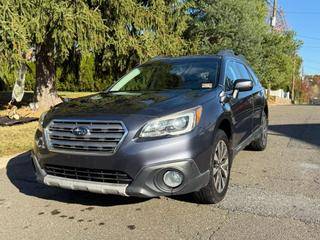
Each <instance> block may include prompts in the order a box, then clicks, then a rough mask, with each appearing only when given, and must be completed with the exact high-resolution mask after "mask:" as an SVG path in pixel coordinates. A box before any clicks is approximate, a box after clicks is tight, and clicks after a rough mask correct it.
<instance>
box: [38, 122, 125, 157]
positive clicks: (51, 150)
mask: <svg viewBox="0 0 320 240" xmlns="http://www.w3.org/2000/svg"><path fill="white" fill-rule="evenodd" d="M54 121H63V122H80V123H81V122H91V123H95V122H99V123H106V124H108V123H118V124H121V126H122V128H123V130H124V134H123V136H122V138H121V139H120V141H119V143H118V144H117V146H116V147H115V148H114V151H113V152H112V153H105V152H104V153H103V152H101V153H99V152H90V151H88V152H82V151H77V150H70V151H67V150H61V149H55V148H53V147H52V146H51V144H50V141H49V131H50V130H49V127H50V125H51V124H52V123H53V122H54ZM127 135H128V129H127V127H126V126H125V124H124V123H123V122H122V121H119V120H97V119H86V120H84V119H52V120H51V121H50V122H49V123H48V124H47V126H46V127H45V128H44V140H45V144H46V146H47V148H48V151H50V152H56V153H64V154H72V155H86V156H88V155H90V156H112V155H114V154H115V153H116V152H117V151H118V149H119V147H120V146H121V144H122V142H123V141H124V139H125V138H126V136H127Z"/></svg>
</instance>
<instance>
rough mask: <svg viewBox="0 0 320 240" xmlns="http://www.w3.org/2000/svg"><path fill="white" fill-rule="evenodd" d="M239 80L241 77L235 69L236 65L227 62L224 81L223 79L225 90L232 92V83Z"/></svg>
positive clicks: (232, 62)
mask: <svg viewBox="0 0 320 240" xmlns="http://www.w3.org/2000/svg"><path fill="white" fill-rule="evenodd" d="M239 78H241V75H240V73H239V71H238V69H237V66H236V63H235V62H234V61H229V62H228V63H227V67H226V79H225V87H226V90H232V89H233V84H234V81H235V80H237V79H239Z"/></svg>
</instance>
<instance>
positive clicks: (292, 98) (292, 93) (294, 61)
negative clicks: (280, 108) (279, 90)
mask: <svg viewBox="0 0 320 240" xmlns="http://www.w3.org/2000/svg"><path fill="white" fill-rule="evenodd" d="M295 71H296V56H293V72H292V88H291V101H292V103H294V98H295Z"/></svg>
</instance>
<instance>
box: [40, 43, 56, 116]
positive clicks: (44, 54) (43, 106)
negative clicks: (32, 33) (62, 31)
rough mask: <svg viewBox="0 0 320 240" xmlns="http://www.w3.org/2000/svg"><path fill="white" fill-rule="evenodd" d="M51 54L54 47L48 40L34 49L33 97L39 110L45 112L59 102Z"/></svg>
mask: <svg viewBox="0 0 320 240" xmlns="http://www.w3.org/2000/svg"><path fill="white" fill-rule="evenodd" d="M53 54H54V45H53V41H52V40H51V39H50V38H49V39H47V40H46V41H45V42H44V43H43V44H41V45H38V46H37V48H36V87H35V90H34V96H35V102H36V103H37V104H38V107H39V109H40V110H47V109H49V108H50V107H52V106H54V105H56V104H58V103H60V102H61V98H60V97H59V96H58V94H57V91H56V88H55V83H54V78H55V65H54V59H53Z"/></svg>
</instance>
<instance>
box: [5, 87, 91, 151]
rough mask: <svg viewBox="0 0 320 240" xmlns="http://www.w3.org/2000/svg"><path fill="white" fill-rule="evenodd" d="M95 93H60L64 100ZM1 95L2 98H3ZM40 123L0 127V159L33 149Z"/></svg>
mask: <svg viewBox="0 0 320 240" xmlns="http://www.w3.org/2000/svg"><path fill="white" fill-rule="evenodd" d="M90 94H93V93H88V92H59V95H60V96H61V97H63V98H77V97H82V96H86V95H90ZM2 96H3V95H2V93H0V98H1V97H2ZM5 112H6V111H5V110H0V116H1V115H5ZM37 126H38V122H31V123H26V124H22V125H16V126H11V127H0V157H5V156H10V155H14V154H18V153H21V152H24V151H28V150H30V149H31V148H32V145H33V137H34V133H35V131H36V129H37Z"/></svg>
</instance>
